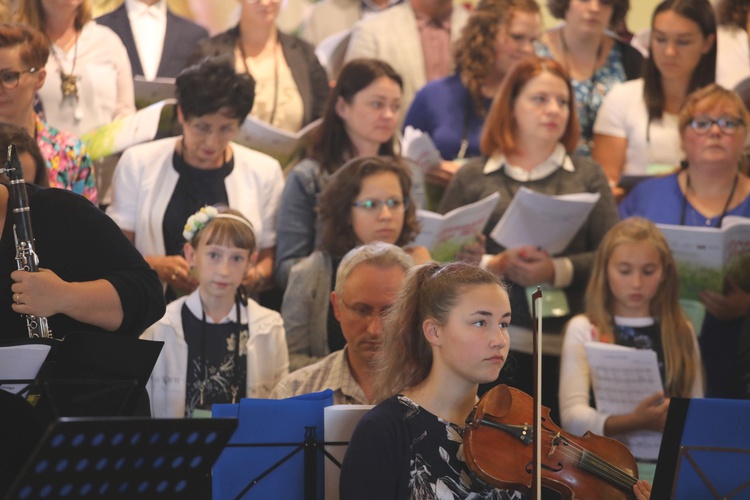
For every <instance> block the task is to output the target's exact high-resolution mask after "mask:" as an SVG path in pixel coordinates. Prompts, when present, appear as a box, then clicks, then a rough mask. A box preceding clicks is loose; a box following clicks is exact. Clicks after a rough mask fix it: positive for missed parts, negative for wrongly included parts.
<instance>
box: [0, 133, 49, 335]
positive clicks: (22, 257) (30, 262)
mask: <svg viewBox="0 0 750 500" xmlns="http://www.w3.org/2000/svg"><path fill="white" fill-rule="evenodd" d="M2 171H4V172H5V173H7V175H8V178H9V179H10V187H9V189H8V191H9V196H10V207H11V209H12V210H13V236H14V238H15V240H16V264H17V265H18V269H20V270H23V271H29V272H32V273H35V272H37V271H38V270H39V257H38V256H37V254H36V252H35V251H34V234H33V232H32V230H31V217H30V214H29V197H28V195H27V194H26V182H25V181H24V180H23V168H22V167H21V161H20V160H19V159H18V153H17V152H16V147H15V146H14V145H13V144H11V145H10V146H8V159H7V161H6V163H5V168H4V169H0V172H2ZM26 328H27V329H28V331H29V337H30V338H35V337H43V338H50V337H52V332H51V331H50V329H49V324H48V323H47V318H44V317H37V316H32V315H30V314H29V315H26Z"/></svg>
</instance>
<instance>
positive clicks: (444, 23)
mask: <svg viewBox="0 0 750 500" xmlns="http://www.w3.org/2000/svg"><path fill="white" fill-rule="evenodd" d="M414 15H415V16H416V18H417V26H418V27H419V29H420V30H421V29H424V28H425V27H426V26H430V25H432V26H436V27H438V28H442V29H444V30H446V31H447V32H449V33H450V31H451V14H448V15H447V16H445V17H444V18H443V19H433V18H431V17H430V16H428V15H427V14H423V13H422V12H417V11H416V10H415V11H414Z"/></svg>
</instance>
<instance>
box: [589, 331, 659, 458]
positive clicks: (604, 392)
mask: <svg viewBox="0 0 750 500" xmlns="http://www.w3.org/2000/svg"><path fill="white" fill-rule="evenodd" d="M586 356H587V357H588V361H589V367H590V369H591V384H592V387H593V390H594V399H595V400H596V408H597V409H598V410H599V411H601V412H604V413H608V414H610V415H622V414H625V413H629V412H631V411H633V410H634V409H635V408H636V407H637V406H638V404H639V403H640V402H641V401H643V399H644V398H646V397H647V396H650V395H652V394H654V393H656V392H659V391H661V390H663V387H662V383H661V376H660V375H659V365H658V362H657V359H656V352H655V351H652V350H651V349H635V348H632V347H623V346H618V345H614V344H606V343H604V342H589V343H588V344H586ZM617 439H619V440H620V441H622V442H623V443H625V444H626V445H627V446H628V448H630V451H631V452H632V453H633V455H635V457H636V458H638V459H641V460H656V459H657V458H658V456H659V447H660V445H661V433H660V432H653V431H636V432H630V433H628V434H625V435H622V436H617Z"/></svg>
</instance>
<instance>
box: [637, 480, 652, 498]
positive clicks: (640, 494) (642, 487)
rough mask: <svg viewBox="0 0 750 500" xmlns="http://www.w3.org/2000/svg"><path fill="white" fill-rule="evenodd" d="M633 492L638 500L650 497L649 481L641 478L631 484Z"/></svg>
mask: <svg viewBox="0 0 750 500" xmlns="http://www.w3.org/2000/svg"><path fill="white" fill-rule="evenodd" d="M633 493H635V498H637V499H638V500H649V498H651V483H649V482H648V481H645V480H643V479H641V480H639V481H638V482H637V483H635V484H634V485H633Z"/></svg>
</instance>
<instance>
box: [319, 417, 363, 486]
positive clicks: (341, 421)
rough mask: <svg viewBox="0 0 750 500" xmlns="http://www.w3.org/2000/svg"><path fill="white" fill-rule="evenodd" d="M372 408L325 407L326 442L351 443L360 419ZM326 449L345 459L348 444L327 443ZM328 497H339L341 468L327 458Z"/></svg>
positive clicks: (326, 480)
mask: <svg viewBox="0 0 750 500" xmlns="http://www.w3.org/2000/svg"><path fill="white" fill-rule="evenodd" d="M371 409H372V406H371V405H333V406H328V407H326V408H324V409H323V421H324V422H325V431H324V434H325V437H326V443H337V442H338V443H342V442H345V443H349V441H350V439H351V437H352V434H353V433H354V428H355V427H357V423H359V419H360V418H362V417H363V416H364V414H365V413H367V412H368V411H370V410H371ZM325 450H326V451H327V452H328V453H330V454H331V455H333V457H334V458H335V459H336V460H338V461H339V463H341V462H343V461H344V453H346V445H326V447H325ZM324 460H325V483H326V498H338V497H339V477H340V476H341V468H340V467H338V466H337V465H336V464H334V463H333V462H331V461H330V460H329V459H328V458H325V459H324Z"/></svg>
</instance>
